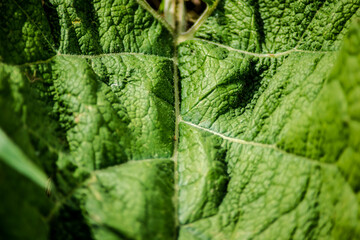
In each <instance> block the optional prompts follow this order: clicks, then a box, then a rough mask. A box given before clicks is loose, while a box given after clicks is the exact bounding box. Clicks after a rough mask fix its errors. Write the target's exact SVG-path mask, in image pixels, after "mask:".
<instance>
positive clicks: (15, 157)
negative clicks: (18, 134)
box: [0, 129, 47, 188]
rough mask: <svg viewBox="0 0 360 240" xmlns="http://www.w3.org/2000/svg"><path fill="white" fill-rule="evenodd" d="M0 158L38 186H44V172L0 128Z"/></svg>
mask: <svg viewBox="0 0 360 240" xmlns="http://www.w3.org/2000/svg"><path fill="white" fill-rule="evenodd" d="M0 159H1V160H3V161H4V162H5V163H6V164H8V165H9V166H11V167H12V168H14V169H16V170H17V171H19V172H20V173H22V174H24V175H25V176H27V177H28V178H30V179H31V180H32V181H34V182H35V183H36V184H38V185H39V186H40V187H44V188H45V187H46V182H47V178H46V175H45V174H44V172H43V171H41V170H40V169H39V168H38V167H37V166H36V165H35V164H34V163H33V162H32V161H30V160H29V159H28V158H27V157H26V156H25V155H24V154H23V153H22V152H21V150H20V149H19V148H18V147H17V146H16V145H15V144H14V143H13V142H12V141H11V139H9V138H8V137H7V136H6V134H5V133H4V131H3V130H2V129H0Z"/></svg>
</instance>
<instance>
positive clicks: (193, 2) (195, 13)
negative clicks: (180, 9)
mask: <svg viewBox="0 0 360 240" xmlns="http://www.w3.org/2000/svg"><path fill="white" fill-rule="evenodd" d="M146 1H147V3H148V4H149V5H150V6H151V7H152V8H153V9H154V10H155V11H157V12H158V13H159V14H160V15H161V16H163V17H165V11H166V10H165V2H164V0H146ZM184 5H185V9H186V14H185V23H186V30H188V29H190V28H191V27H192V26H193V25H194V23H195V22H196V21H197V20H198V19H199V17H200V16H201V14H202V13H203V12H204V11H205V9H206V3H205V2H203V1H201V0H184ZM173 19H175V16H174V18H173ZM170 24H171V23H170Z"/></svg>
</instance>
